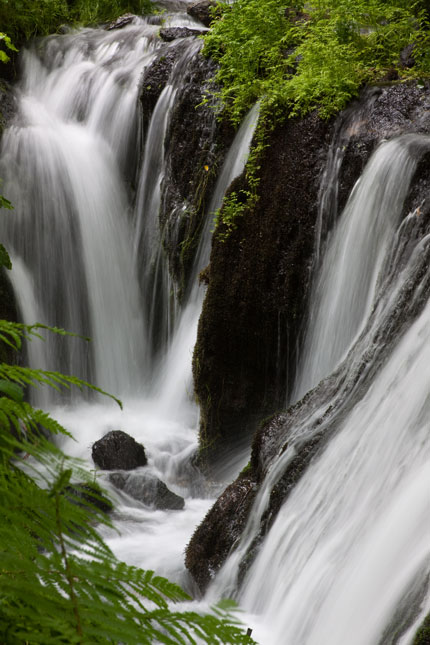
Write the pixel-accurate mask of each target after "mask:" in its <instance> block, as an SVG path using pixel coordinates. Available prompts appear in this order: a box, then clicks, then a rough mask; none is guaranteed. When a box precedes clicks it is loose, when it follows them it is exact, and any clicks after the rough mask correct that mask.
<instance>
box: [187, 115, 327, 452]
mask: <svg viewBox="0 0 430 645" xmlns="http://www.w3.org/2000/svg"><path fill="white" fill-rule="evenodd" d="M330 133H331V127H330V125H328V124H326V123H324V122H322V121H321V120H320V119H319V118H318V117H317V116H316V115H311V116H309V117H307V118H306V119H303V120H301V121H299V120H291V121H286V122H285V123H284V124H283V125H281V126H278V127H277V128H275V130H274V132H273V133H272V135H271V136H270V141H269V145H268V147H267V148H266V150H265V151H264V155H263V158H262V160H261V180H260V186H259V194H260V198H259V200H258V203H257V205H256V206H255V208H254V210H253V212H252V213H245V215H244V216H243V217H242V218H241V219H240V220H239V221H238V225H237V228H236V229H235V230H234V231H233V232H232V233H231V235H230V236H229V237H228V239H227V240H226V241H221V240H220V239H219V237H217V235H216V234H215V236H214V241H213V247H212V255H211V262H210V271H209V274H208V277H209V284H208V289H207V293H206V298H205V302H204V306H203V311H202V315H201V318H200V322H199V329H198V338H197V344H196V348H195V352H194V360H193V374H194V382H195V391H196V393H197V396H198V400H199V403H200V407H201V427H200V437H201V447H202V448H203V451H204V455H203V457H204V458H205V459H206V460H207V461H209V462H211V461H214V460H215V461H216V460H217V459H218V458H222V454H223V451H224V450H226V451H228V450H229V449H230V447H231V446H232V445H234V443H235V442H236V441H237V440H238V439H240V437H242V438H246V437H248V442H249V435H250V434H251V433H252V432H253V431H254V430H255V428H256V427H257V424H258V422H259V421H261V419H262V418H264V417H265V416H267V414H270V413H273V411H274V410H276V409H279V408H280V407H282V406H283V404H284V401H285V396H286V388H287V385H288V384H290V383H292V381H293V379H294V370H295V364H296V359H297V347H298V344H299V332H300V329H301V325H302V322H303V317H304V313H305V311H306V293H307V290H308V284H309V268H310V264H311V258H312V252H313V242H314V227H315V222H316V217H317V200H318V189H319V177H320V173H321V169H322V166H323V164H322V160H323V159H324V158H325V156H326V154H327V149H328V145H329V142H330ZM297 151H300V153H299V154H298V152H297ZM241 181H242V180H241V179H238V180H237V181H236V182H235V183H234V185H233V188H234V189H235V190H237V189H238V188H240V187H241Z"/></svg>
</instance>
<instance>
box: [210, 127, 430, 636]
mask: <svg viewBox="0 0 430 645" xmlns="http://www.w3.org/2000/svg"><path fill="white" fill-rule="evenodd" d="M429 144H430V140H429V139H428V138H427V137H424V136H415V135H408V136H406V137H400V138H398V139H395V140H392V141H390V142H387V143H384V144H382V145H381V147H380V148H379V149H378V150H377V151H376V152H375V154H374V156H373V157H372V158H371V159H370V161H369V162H368V165H367V167H366V169H365V171H364V173H363V175H362V177H361V178H360V180H359V182H358V183H357V185H356V186H355V188H354V190H353V192H352V194H351V197H350V200H349V202H348V205H347V207H346V208H345V211H344V213H343V214H342V216H341V220H340V221H339V224H338V227H337V229H336V230H335V231H334V232H333V237H332V240H331V241H330V243H329V244H328V245H327V251H326V256H325V258H324V260H323V268H322V273H324V272H325V275H328V276H329V278H325V279H324V280H321V281H318V283H317V284H318V285H319V290H320V291H319V292H318V290H315V291H314V298H315V297H317V298H319V300H318V302H317V310H318V316H315V317H314V318H313V319H312V320H311V323H310V326H309V332H308V333H309V335H312V334H315V336H316V337H320V338H321V337H322V338H325V340H326V342H327V343H328V342H329V341H332V342H334V343H337V342H338V338H337V336H336V333H334V330H339V333H341V331H342V329H343V327H344V326H345V327H348V325H349V328H348V333H346V334H345V335H344V336H343V338H342V347H341V351H339V354H338V356H337V359H333V358H331V359H330V360H331V362H330V360H327V359H324V360H325V361H326V363H325V369H326V370H327V372H328V373H330V372H331V371H332V370H333V369H334V368H335V367H336V360H337V361H338V367H337V369H336V370H335V371H334V373H333V374H332V375H331V376H330V377H329V378H328V379H326V381H323V382H322V383H320V385H319V386H318V387H317V388H315V390H314V391H313V392H311V393H310V394H309V395H308V396H307V397H305V399H304V400H303V401H302V402H301V403H298V404H297V405H296V406H295V408H294V409H291V410H290V411H289V414H288V413H287V414H286V415H285V420H286V422H288V423H289V425H288V432H287V433H286V434H284V436H282V437H280V438H279V450H278V456H277V457H276V458H275V459H274V461H273V463H271V464H270V465H269V466H268V467H267V472H266V474H265V478H264V481H263V482H262V484H261V486H260V488H259V491H258V494H257V497H256V500H255V502H254V506H253V508H252V510H251V512H250V515H249V519H248V523H247V526H246V528H245V530H244V532H243V534H242V536H241V539H240V543H239V545H237V546H236V548H235V550H234V551H233V552H232V553H231V555H230V556H229V557H228V559H227V561H226V563H225V564H224V566H223V567H222V569H221V571H220V572H219V574H218V575H217V577H216V578H215V580H214V582H213V583H212V586H211V588H210V589H209V592H208V594H207V598H208V601H213V600H214V599H215V598H217V597H220V596H225V595H235V597H236V598H237V599H238V601H239V603H240V605H241V606H242V607H243V608H244V609H245V610H246V611H247V612H249V613H250V614H251V616H248V622H249V623H250V624H254V627H255V635H256V638H257V640H258V641H259V642H260V643H263V644H264V645H266V644H267V645H272V644H274V643H281V642H282V643H285V644H286V645H316V644H322V643H324V644H325V643H330V645H341V644H344V643H348V644H349V643H351V644H356V645H363V644H365V645H385V644H388V643H402V644H406V643H410V642H411V640H410V639H411V636H413V634H414V629H415V630H416V626H417V624H418V623H419V621H420V619H421V620H422V616H423V611H425V608H426V606H428V600H429V598H428V579H429V576H430V540H429V535H430V534H429V524H428V499H429V498H428V491H429V483H430V480H429V468H428V464H429V459H430V438H429V433H428V419H429V418H430V398H429V394H428V393H429V387H430V370H429V365H430V363H429V360H430V354H429V347H430V337H429V334H430V325H429V323H430V304H429V303H426V301H425V300H424V298H423V295H424V294H426V293H428V289H429V286H430V271H429V269H428V267H429V265H430V235H426V236H424V237H422V233H420V212H419V209H417V210H416V211H414V212H411V213H410V214H409V215H408V216H407V217H406V218H405V219H404V220H403V221H402V222H400V223H399V221H398V220H399V216H400V213H401V208H402V205H403V201H404V199H405V197H406V193H407V190H408V186H409V183H410V181H411V178H412V175H413V172H414V170H415V168H416V164H417V162H418V160H419V158H420V157H421V156H422V155H423V154H424V152H425V151H426V150H428V149H429ZM397 200H399V201H397ZM355 245H357V250H355ZM360 254H361V255H362V258H361V259H360ZM337 290H339V298H338V297H337V296H338V293H337ZM351 291H352V292H353V293H354V294H355V295H354V298H353V299H350V292H351ZM329 297H331V298H332V300H333V302H332V303H331V306H332V307H333V308H334V311H335V313H336V316H338V317H339V318H340V319H339V320H337V319H336V317H334V316H333V311H332V310H331V309H330V302H329ZM344 301H346V303H347V306H345V302H344ZM321 302H323V303H326V309H324V308H323V307H322V306H321ZM357 305H359V306H357ZM327 319H328V322H327ZM414 319H415V320H414ZM330 325H331V326H332V334H331V335H330V334H328V332H327V331H326V332H325V333H327V336H324V335H323V333H322V332H321V331H320V328H321V327H322V328H323V330H327V329H329V327H330ZM314 349H315V351H317V345H315V347H314ZM325 350H326V347H325V346H324V345H323V347H322V349H321V351H322V353H323V355H324V352H325ZM319 351H320V349H319V348H318V352H319ZM342 354H344V355H346V356H345V358H344V360H343V361H342V360H341V359H342ZM315 360H316V361H318V356H316V357H315ZM339 361H340V363H339ZM318 369H321V372H322V373H321V377H322V376H324V375H325V374H324V373H323V370H322V368H319V367H318ZM307 378H309V377H308V376H307ZM316 380H317V379H316ZM324 436H326V437H327V441H325V442H324V441H322V440H321V437H324ZM312 439H315V440H317V441H320V444H319V445H320V449H319V451H318V452H317V454H316V456H315V457H314V459H313V460H312V461H311V463H310V465H309V466H308V469H307V470H305V472H304V474H303V475H302V478H301V479H300V480H299V481H298V483H297V484H296V485H295V487H294V488H293V489H292V491H291V493H290V494H289V496H287V498H286V501H285V502H284V504H283V505H282V506H281V509H280V511H279V513H278V515H277V516H276V519H275V521H274V522H273V525H272V526H271V527H270V529H269V531H268V533H267V535H264V531H263V532H261V531H262V520H263V518H266V519H265V521H266V522H267V521H268V520H267V512H268V509H270V504H271V494H272V491H273V490H274V489H275V487H276V486H277V485H278V484H279V482H282V477H283V476H284V474H285V473H286V472H288V468H289V466H290V464H293V463H294V459H295V458H296V457H297V456H300V451H301V449H302V448H304V446H305V445H306V442H309V441H310V440H312ZM269 517H270V513H269ZM258 540H259V541H261V540H262V543H261V546H260V548H259V550H258V554H257V557H256V558H255V561H254V563H253V564H252V566H251V567H250V569H249V571H248V573H247V574H246V577H245V579H244V581H243V583H242V584H241V587H240V588H239V589H238V586H237V578H238V574H239V569H240V565H241V562H243V560H244V558H246V556H247V554H249V553H250V552H251V551H252V549H253V548H254V545H255V544H256V541H258Z"/></svg>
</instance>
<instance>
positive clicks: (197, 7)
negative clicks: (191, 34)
mask: <svg viewBox="0 0 430 645" xmlns="http://www.w3.org/2000/svg"><path fill="white" fill-rule="evenodd" d="M215 6H216V2H215V1H214V0H198V2H195V3H194V4H192V5H191V6H190V7H187V14H188V15H189V16H191V17H192V18H194V19H195V20H198V21H199V22H201V23H203V24H204V26H205V27H210V25H211V22H212V20H213V18H212V15H211V11H210V10H211V8H212V7H215Z"/></svg>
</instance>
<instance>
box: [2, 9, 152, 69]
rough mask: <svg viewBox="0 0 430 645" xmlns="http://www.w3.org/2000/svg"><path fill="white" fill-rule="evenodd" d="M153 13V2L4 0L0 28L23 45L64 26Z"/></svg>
mask: <svg viewBox="0 0 430 645" xmlns="http://www.w3.org/2000/svg"><path fill="white" fill-rule="evenodd" d="M150 10H151V2H150V0H94V1H92V0H37V1H36V0H0V25H1V28H2V30H3V31H4V32H5V33H7V34H8V36H9V38H11V39H12V41H14V42H16V43H22V42H25V41H26V40H29V39H30V38H32V37H33V36H43V35H46V34H49V33H53V32H55V31H56V30H57V29H58V28H59V27H60V25H62V24H64V23H71V24H94V23H101V22H108V21H110V20H113V19H114V18H117V17H118V16H119V15H121V14H122V13H126V12H127V11H130V12H133V13H137V14H141V13H149V12H150ZM6 44H7V43H6ZM0 60H2V59H0Z"/></svg>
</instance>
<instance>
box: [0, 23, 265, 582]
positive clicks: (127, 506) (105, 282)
mask: <svg viewBox="0 0 430 645" xmlns="http://www.w3.org/2000/svg"><path fill="white" fill-rule="evenodd" d="M169 22H170V23H171V24H173V25H174V24H175V23H174V20H173V17H170V19H169ZM182 22H183V20H182V18H180V20H179V24H181V23H182ZM158 29H159V27H158V26H156V25H148V24H146V23H145V22H144V21H142V20H136V21H135V22H134V24H132V25H129V26H127V27H125V28H123V29H121V30H120V31H113V32H103V31H99V30H84V31H82V32H79V33H76V34H69V35H67V36H62V37H53V38H50V39H48V40H46V41H45V42H44V49H43V50H42V53H41V55H40V58H39V57H38V56H36V55H35V53H34V52H26V53H25V54H24V73H23V81H22V83H21V85H20V87H19V102H20V115H19V119H18V120H17V122H16V124H15V125H14V126H12V127H11V128H10V129H9V130H8V131H7V132H6V133H5V135H4V139H3V144H2V153H1V158H0V166H1V171H0V172H1V176H2V177H3V178H4V186H3V190H4V192H5V194H7V195H8V196H9V197H10V199H11V200H12V201H13V203H14V207H15V208H14V213H13V217H10V218H8V219H7V218H4V220H5V221H4V224H3V238H2V242H3V241H4V243H5V245H6V246H7V247H8V248H9V249H10V250H11V252H12V257H13V260H14V270H13V272H12V278H13V285H14V288H15V290H16V292H17V295H18V303H19V306H20V311H21V315H22V317H23V319H24V320H25V322H27V323H32V322H35V321H40V322H43V323H46V324H51V325H52V324H55V325H58V326H62V327H65V328H66V329H70V330H72V331H76V332H78V333H80V334H82V335H85V336H91V337H92V339H93V340H92V342H91V343H90V344H89V345H88V344H87V343H85V341H83V340H81V339H72V340H70V341H69V343H68V344H67V345H66V349H64V348H63V345H62V343H63V339H61V340H60V341H59V340H58V339H55V338H54V339H52V338H50V336H49V335H47V337H46V338H47V340H46V341H45V342H42V341H37V340H35V341H34V342H32V343H31V345H30V347H29V359H30V363H31V365H32V366H38V367H43V368H49V369H52V368H56V369H59V370H61V371H63V372H71V373H75V374H76V373H77V374H79V375H81V376H83V377H85V378H87V379H88V380H92V381H93V382H95V383H96V384H97V385H98V386H101V387H103V388H105V389H106V390H107V391H110V392H112V393H114V394H115V395H119V396H121V398H122V399H123V402H124V410H123V411H122V410H120V409H119V407H117V406H116V405H115V404H114V403H113V402H111V401H110V400H108V399H103V400H102V401H100V400H99V401H97V402H91V403H89V402H88V403H85V402H83V401H81V400H79V399H75V400H74V402H73V403H72V404H67V405H65V406H59V405H58V404H56V405H54V403H53V402H52V400H51V404H50V407H51V410H52V412H53V414H54V416H55V417H56V418H57V419H58V420H59V421H60V422H62V423H63V424H64V425H65V427H67V428H68V429H69V430H70V431H71V432H72V433H73V435H74V437H75V438H76V440H77V441H71V440H69V439H66V438H64V439H63V440H62V447H63V449H64V450H65V452H67V453H68V454H70V455H73V456H75V457H79V458H81V459H84V460H85V461H87V463H88V468H89V469H93V468H94V465H93V463H92V460H91V446H92V444H93V443H94V442H95V441H96V440H97V439H99V438H100V437H102V436H103V435H104V434H105V433H106V432H108V431H109V430H112V429H119V428H120V429H122V430H124V431H126V432H128V433H129V434H131V435H132V436H133V437H134V438H135V439H136V440H137V441H140V442H142V443H143V444H144V445H145V448H146V452H147V455H148V459H149V465H148V467H147V470H149V471H150V472H152V473H154V474H155V475H156V476H158V477H159V478H160V479H162V480H163V481H164V482H165V483H166V484H167V485H168V486H169V488H170V489H171V490H173V491H174V492H176V493H178V494H180V495H182V496H183V497H185V499H186V506H185V509H184V510H183V511H154V510H153V509H151V508H147V507H145V506H144V505H143V504H141V503H139V502H137V501H135V500H133V499H131V498H130V497H128V496H126V495H124V494H123V493H121V492H120V491H118V490H116V489H114V488H113V487H112V485H111V484H110V483H109V481H108V480H107V474H103V473H99V477H101V479H102V480H103V484H104V485H105V486H106V487H107V488H108V489H109V490H110V492H111V494H112V496H113V497H114V499H115V500H116V509H117V510H116V512H115V515H114V519H115V525H116V528H117V529H119V531H120V533H119V534H118V533H117V532H110V531H107V532H106V534H105V537H106V540H107V542H108V543H109V544H110V546H111V547H112V549H113V550H114V552H115V553H116V554H117V555H118V556H119V557H120V558H122V559H124V560H126V561H127V562H129V563H131V564H135V565H137V566H141V567H144V568H151V569H156V570H157V572H159V573H160V574H164V575H167V576H168V577H169V578H170V579H173V580H177V581H179V582H182V583H183V584H185V585H186V584H187V576H186V574H185V569H184V563H183V559H184V558H183V554H184V549H185V546H186V544H187V542H188V541H189V539H190V537H191V534H192V532H193V530H194V528H195V526H196V525H197V524H198V523H199V521H200V520H201V519H202V517H203V515H204V514H205V513H206V511H207V510H208V508H209V506H210V504H211V503H213V495H214V490H206V486H205V484H204V482H203V481H202V478H201V476H200V475H199V474H198V473H197V472H196V471H195V470H194V468H193V467H192V466H191V463H190V459H191V457H192V455H193V453H194V452H195V450H196V448H197V421H198V410H197V408H196V406H195V403H194V400H193V396H192V380H191V358H192V350H193V346H194V343H195V339H196V333H197V322H198V317H199V314H200V310H201V306H202V300H203V296H204V289H203V288H202V287H200V286H199V285H198V281H197V275H198V272H199V271H200V270H201V269H202V268H203V267H204V265H205V264H206V263H207V262H208V259H209V257H208V255H209V248H210V241H211V228H212V227H211V222H212V219H213V212H212V211H213V210H215V209H216V208H218V207H219V206H220V205H221V202H222V198H223V195H224V193H225V191H226V189H227V187H228V185H229V184H230V183H231V181H232V179H233V178H234V177H235V176H237V175H238V174H239V173H240V172H241V171H242V170H243V168H244V165H245V162H246V158H247V155H248V151H249V147H250V142H251V138H252V134H253V132H254V128H255V125H256V120H257V112H258V111H257V109H254V110H253V111H252V112H251V114H250V116H249V117H248V118H247V119H246V120H245V123H244V125H243V126H242V127H241V128H240V130H239V132H238V134H237V136H236V138H235V140H234V144H233V146H232V148H231V150H230V152H229V153H228V154H227V157H226V160H225V164H224V166H223V167H222V168H221V170H220V177H219V180H218V183H217V186H216V189H215V192H214V197H213V199H212V202H211V206H210V209H209V211H208V213H207V220H208V225H207V226H206V227H205V231H204V235H203V236H202V242H201V245H202V248H203V249H204V252H199V253H198V256H197V258H196V261H195V267H194V283H195V284H194V286H193V287H192V288H191V289H190V295H189V297H188V299H187V305H186V307H184V308H183V310H182V311H181V310H180V309H179V308H178V306H177V305H176V306H175V305H173V306H172V304H171V302H170V298H171V296H170V291H171V289H172V284H171V281H170V278H169V276H168V269H167V264H166V259H165V258H164V255H163V253H162V251H161V246H160V231H159V225H158V211H159V208H160V184H161V181H162V179H163V176H164V173H165V168H164V137H165V133H166V128H167V126H168V123H169V118H170V113H171V110H172V107H173V105H174V102H175V98H176V95H177V92H178V90H179V89H180V87H181V83H182V78H183V76H184V71H185V69H186V66H187V65H188V63H189V61H190V60H191V58H192V57H193V56H195V55H196V54H197V52H198V51H199V49H200V48H201V42H200V41H197V40H195V39H188V41H187V42H183V43H182V45H181V46H182V55H181V56H180V57H179V59H178V62H177V63H176V64H175V66H174V68H173V71H172V74H171V77H170V79H169V81H168V84H167V86H166V88H165V90H164V91H163V92H162V94H161V96H160V98H159V100H158V102H157V105H156V107H155V110H154V112H153V115H152V119H151V122H150V124H149V127H148V132H147V133H146V143H145V148H144V153H143V159H142V163H141V169H140V176H139V179H138V182H137V183H138V188H137V197H136V206H135V214H133V213H132V209H131V206H132V204H131V196H130V193H129V190H128V183H129V182H130V181H133V179H134V176H135V175H136V172H135V170H134V169H133V164H132V163H130V159H131V160H133V159H135V161H137V154H136V149H137V148H138V139H139V137H140V136H141V124H140V118H139V109H138V108H139V103H138V99H139V97H138V94H139V82H138V81H139V78H140V76H141V74H142V71H143V69H144V67H145V66H146V65H148V64H150V63H151V61H153V60H154V58H155V57H156V56H158V55H160V52H161V54H163V53H166V50H168V48H169V47H170V46H171V45H170V44H165V43H162V41H159V40H156V38H155V35H156V33H157V32H158ZM139 242H140V244H139ZM154 262H155V263H156V264H157V266H158V270H159V271H160V272H161V273H162V274H163V280H161V282H160V283H157V284H155V285H153V284H151V269H152V265H153V264H154ZM142 265H143V269H144V271H143V275H142V274H140V269H141V267H142ZM139 274H140V275H139ZM138 276H139V278H140V280H138ZM139 282H140V284H141V285H143V291H144V296H146V297H144V298H141V289H140V286H139ZM160 286H161V289H164V294H163V295H164V297H165V300H166V303H167V304H166V307H165V311H164V313H165V316H166V317H167V318H168V319H169V320H168V321H167V324H166V328H167V329H168V330H169V333H168V334H166V335H165V338H164V339H163V341H164V344H163V352H161V359H160V360H159V361H158V362H156V361H154V359H153V356H152V349H153V348H152V347H151V346H150V345H149V343H150V341H151V335H152V334H151V329H149V325H150V324H157V321H155V322H154V320H152V319H151V318H152V316H153V312H152V311H151V305H150V304H149V310H148V304H145V303H148V302H149V303H151V300H152V299H153V298H154V297H155V295H157V297H159V296H160V294H159V293H158V294H155V293H153V292H152V291H151V289H153V288H154V287H160ZM160 324H165V323H163V322H162V321H161V322H160ZM48 394H49V392H48ZM47 402H49V396H44V395H43V393H42V395H40V394H39V396H38V403H40V404H43V405H45V406H46V404H47ZM239 466H240V464H239ZM234 474H235V473H234V472H232V473H230V477H233V476H234ZM105 475H106V476H105ZM211 497H212V499H211Z"/></svg>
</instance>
